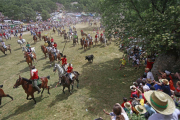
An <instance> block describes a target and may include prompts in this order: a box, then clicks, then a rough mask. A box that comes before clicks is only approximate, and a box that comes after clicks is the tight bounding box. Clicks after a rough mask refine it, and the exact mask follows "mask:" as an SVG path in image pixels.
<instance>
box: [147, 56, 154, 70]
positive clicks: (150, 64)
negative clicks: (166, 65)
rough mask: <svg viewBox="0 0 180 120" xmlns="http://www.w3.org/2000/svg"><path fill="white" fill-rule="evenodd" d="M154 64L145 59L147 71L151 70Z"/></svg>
mask: <svg viewBox="0 0 180 120" xmlns="http://www.w3.org/2000/svg"><path fill="white" fill-rule="evenodd" d="M153 64H154V62H152V61H151V59H150V58H147V65H146V68H149V70H151V69H152V67H153Z"/></svg>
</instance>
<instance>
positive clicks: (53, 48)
mask: <svg viewBox="0 0 180 120" xmlns="http://www.w3.org/2000/svg"><path fill="white" fill-rule="evenodd" d="M52 52H53V53H54V59H55V60H57V55H56V52H57V49H56V48H55V47H54V46H53V47H52Z"/></svg>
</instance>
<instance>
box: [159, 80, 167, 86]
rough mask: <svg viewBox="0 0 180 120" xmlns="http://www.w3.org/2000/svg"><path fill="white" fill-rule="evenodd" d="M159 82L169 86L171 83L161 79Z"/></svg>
mask: <svg viewBox="0 0 180 120" xmlns="http://www.w3.org/2000/svg"><path fill="white" fill-rule="evenodd" d="M159 82H161V83H164V84H166V85H169V81H168V80H167V79H159Z"/></svg>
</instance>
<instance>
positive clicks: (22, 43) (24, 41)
mask: <svg viewBox="0 0 180 120" xmlns="http://www.w3.org/2000/svg"><path fill="white" fill-rule="evenodd" d="M17 43H18V44H20V47H22V45H24V44H25V43H26V40H25V39H22V40H17Z"/></svg>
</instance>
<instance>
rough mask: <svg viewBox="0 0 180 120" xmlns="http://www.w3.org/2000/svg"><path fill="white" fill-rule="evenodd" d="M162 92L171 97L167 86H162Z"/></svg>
mask: <svg viewBox="0 0 180 120" xmlns="http://www.w3.org/2000/svg"><path fill="white" fill-rule="evenodd" d="M162 90H163V92H165V93H167V94H168V95H169V96H171V95H172V94H171V90H170V87H169V85H164V84H162Z"/></svg>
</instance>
